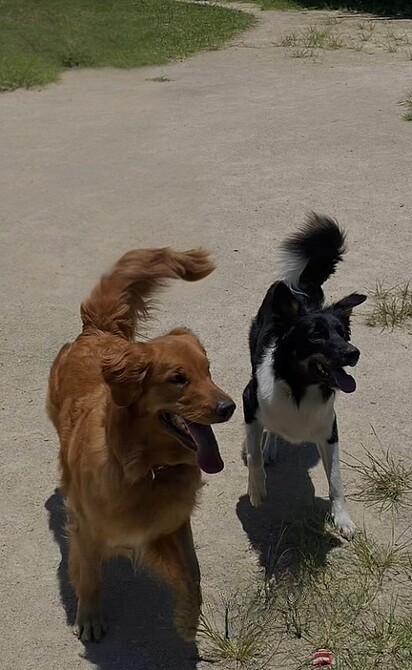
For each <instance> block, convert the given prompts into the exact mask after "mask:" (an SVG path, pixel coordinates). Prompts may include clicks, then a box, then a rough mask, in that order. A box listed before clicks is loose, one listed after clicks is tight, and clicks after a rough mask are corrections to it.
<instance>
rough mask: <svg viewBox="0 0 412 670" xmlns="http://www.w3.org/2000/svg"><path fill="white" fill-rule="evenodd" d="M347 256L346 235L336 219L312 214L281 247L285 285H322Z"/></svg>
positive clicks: (281, 272)
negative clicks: (345, 255) (344, 255)
mask: <svg viewBox="0 0 412 670" xmlns="http://www.w3.org/2000/svg"><path fill="white" fill-rule="evenodd" d="M344 253H345V233H344V232H343V230H341V229H340V228H339V226H338V224H337V223H336V221H334V220H333V219H330V218H329V217H327V216H323V215H320V214H315V213H314V212H312V213H311V214H310V215H309V216H308V217H307V219H306V222H305V225H304V226H302V228H301V229H300V230H299V231H298V232H296V233H294V235H291V236H290V237H289V238H288V239H286V240H285V242H283V244H282V245H281V253H280V275H279V278H280V279H282V280H283V281H284V282H285V283H286V284H289V285H294V286H299V284H301V285H304V284H312V285H313V284H314V285H316V286H322V284H323V283H324V282H325V281H326V280H327V279H328V277H330V276H331V275H332V274H333V273H334V272H335V269H336V265H337V264H338V263H339V261H341V260H342V257H343V254H344Z"/></svg>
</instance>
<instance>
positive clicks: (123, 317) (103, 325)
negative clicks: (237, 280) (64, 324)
mask: <svg viewBox="0 0 412 670" xmlns="http://www.w3.org/2000/svg"><path fill="white" fill-rule="evenodd" d="M214 269H215V266H214V265H213V263H212V262H211V260H210V258H209V252H207V251H204V250H202V249H195V250H191V251H184V252H179V251H174V250H173V249H169V248H166V249H135V250H133V251H129V252H128V253H126V254H125V255H124V256H122V258H121V259H120V260H119V261H117V263H116V265H115V266H114V267H113V269H112V270H111V272H110V273H109V274H107V275H104V276H103V277H102V278H101V280H100V282H99V283H98V284H97V286H95V287H94V289H93V291H92V293H91V295H90V297H89V298H88V299H87V300H85V301H84V302H83V303H82V305H81V309H80V313H81V318H82V321H83V333H87V332H93V331H94V332H96V331H103V332H108V333H113V334H114V335H120V336H121V337H124V338H126V339H128V340H132V339H133V336H134V333H135V328H136V323H137V321H138V320H139V319H146V318H147V317H148V312H149V306H150V298H151V297H152V296H153V294H154V293H156V291H157V290H158V289H159V288H162V287H163V286H164V285H165V280H167V279H179V278H180V279H185V280H186V281H197V280H198V279H203V277H207V275H208V274H210V273H211V272H213V270H214Z"/></svg>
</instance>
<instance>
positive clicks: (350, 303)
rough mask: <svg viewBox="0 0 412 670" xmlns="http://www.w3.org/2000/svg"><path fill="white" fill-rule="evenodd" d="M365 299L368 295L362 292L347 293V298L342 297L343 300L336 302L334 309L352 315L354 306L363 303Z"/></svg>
mask: <svg viewBox="0 0 412 670" xmlns="http://www.w3.org/2000/svg"><path fill="white" fill-rule="evenodd" d="M365 300H366V295H362V293H351V294H350V295H347V296H346V298H342V300H338V302H335V303H334V305H333V310H334V311H335V310H338V311H340V312H343V314H344V315H345V316H350V315H351V314H352V310H353V308H354V307H357V306H358V305H361V304H362V303H363V302H365Z"/></svg>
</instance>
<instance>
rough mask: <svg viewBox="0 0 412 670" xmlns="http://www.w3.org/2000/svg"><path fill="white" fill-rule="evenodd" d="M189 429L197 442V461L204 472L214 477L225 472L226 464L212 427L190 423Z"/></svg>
mask: <svg viewBox="0 0 412 670" xmlns="http://www.w3.org/2000/svg"><path fill="white" fill-rule="evenodd" d="M187 427H188V428H189V431H190V434H191V436H192V438H193V439H194V441H195V442H196V446H197V461H198V463H199V467H200V468H201V469H202V470H203V472H207V473H208V474H209V475H213V474H215V473H216V472H220V471H221V470H223V468H224V463H223V461H222V458H221V456H220V454H219V447H218V445H217V442H216V438H215V436H214V433H213V430H212V429H211V427H210V426H202V425H201V424H200V423H188V424H187Z"/></svg>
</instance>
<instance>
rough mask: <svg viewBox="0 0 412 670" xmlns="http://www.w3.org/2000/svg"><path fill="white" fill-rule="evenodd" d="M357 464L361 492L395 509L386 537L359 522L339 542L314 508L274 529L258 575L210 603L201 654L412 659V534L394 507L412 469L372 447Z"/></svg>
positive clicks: (233, 659)
mask: <svg viewBox="0 0 412 670" xmlns="http://www.w3.org/2000/svg"><path fill="white" fill-rule="evenodd" d="M359 467H360V470H357V472H358V474H360V475H361V483H360V488H361V489H364V490H365V492H366V495H367V497H366V499H364V500H366V501H367V502H370V504H374V505H377V506H378V508H379V513H380V514H381V513H382V512H383V511H385V510H391V512H392V516H391V519H392V529H391V532H390V533H389V539H388V540H385V539H383V538H380V539H379V541H378V540H377V539H375V538H374V537H373V536H372V535H371V534H370V533H369V532H368V531H367V530H366V529H363V530H362V531H360V532H358V533H357V534H356V536H355V538H354V540H353V541H352V542H351V543H344V544H342V542H341V540H340V539H338V538H337V536H336V533H334V531H333V530H332V527H331V526H329V524H328V521H327V519H324V518H323V517H320V516H316V517H314V518H312V519H307V520H303V521H302V520H300V521H299V522H297V523H291V524H283V526H282V527H281V528H278V529H272V531H271V533H274V537H275V538H276V539H275V540H274V542H273V544H271V543H270V542H269V543H267V542H266V541H265V544H267V545H268V550H267V552H266V553H265V552H264V551H263V552H262V551H261V555H262V556H263V557H265V558H264V559H262V560H263V563H264V565H263V571H262V575H261V577H258V580H257V581H256V579H255V580H254V582H249V586H247V587H246V588H245V589H242V588H241V587H240V588H239V590H238V591H237V592H236V593H234V594H232V595H231V596H230V597H228V598H221V600H220V602H219V603H218V604H215V605H214V606H210V605H209V607H208V606H206V609H205V615H204V617H203V620H202V626H201V628H200V631H199V632H200V648H201V649H205V651H206V654H207V656H206V655H205V654H202V656H203V658H207V660H212V661H214V662H216V663H218V664H219V667H222V668H227V667H230V668H233V667H234V668H244V669H245V670H246V669H248V670H251V669H252V668H253V669H256V670H261V669H263V668H269V667H276V668H285V669H286V668H287V669H288V670H303V669H304V668H310V667H312V660H313V654H314V652H316V651H318V650H319V649H330V650H331V651H332V653H333V656H334V659H335V665H334V668H335V670H400V669H401V668H402V670H404V669H405V670H406V669H407V668H408V669H409V668H411V667H412V556H411V553H410V548H411V542H412V540H411V539H409V540H408V539H405V536H406V532H403V533H400V534H399V533H398V536H397V532H396V527H395V516H394V513H395V512H396V511H397V510H398V509H399V507H400V506H401V501H403V496H404V495H406V493H409V491H410V488H411V484H412V469H408V468H406V466H405V465H404V464H403V463H402V462H399V461H396V459H395V458H390V457H389V456H388V454H386V453H385V454H384V455H383V457H382V458H381V459H380V458H376V457H374V456H373V455H372V453H369V452H368V457H367V460H366V462H365V463H361V464H360V466H359V462H356V465H355V468H356V469H357V468H359ZM371 470H372V471H373V473H374V474H372V475H371V476H370V477H369V476H368V471H371ZM391 477H393V478H394V479H395V480H396V481H397V482H398V485H397V486H395V487H393V485H392V483H391V482H390V478H391ZM382 491H384V494H383V495H382ZM369 494H370V495H369ZM382 500H383V502H384V503H385V504H384V505H383V506H382ZM387 500H389V501H390V503H391V504H390V505H389V506H388V505H386V501H387ZM392 503H394V504H393V505H392ZM245 577H247V576H245ZM250 584H252V587H251V586H250ZM253 584H254V585H253Z"/></svg>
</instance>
